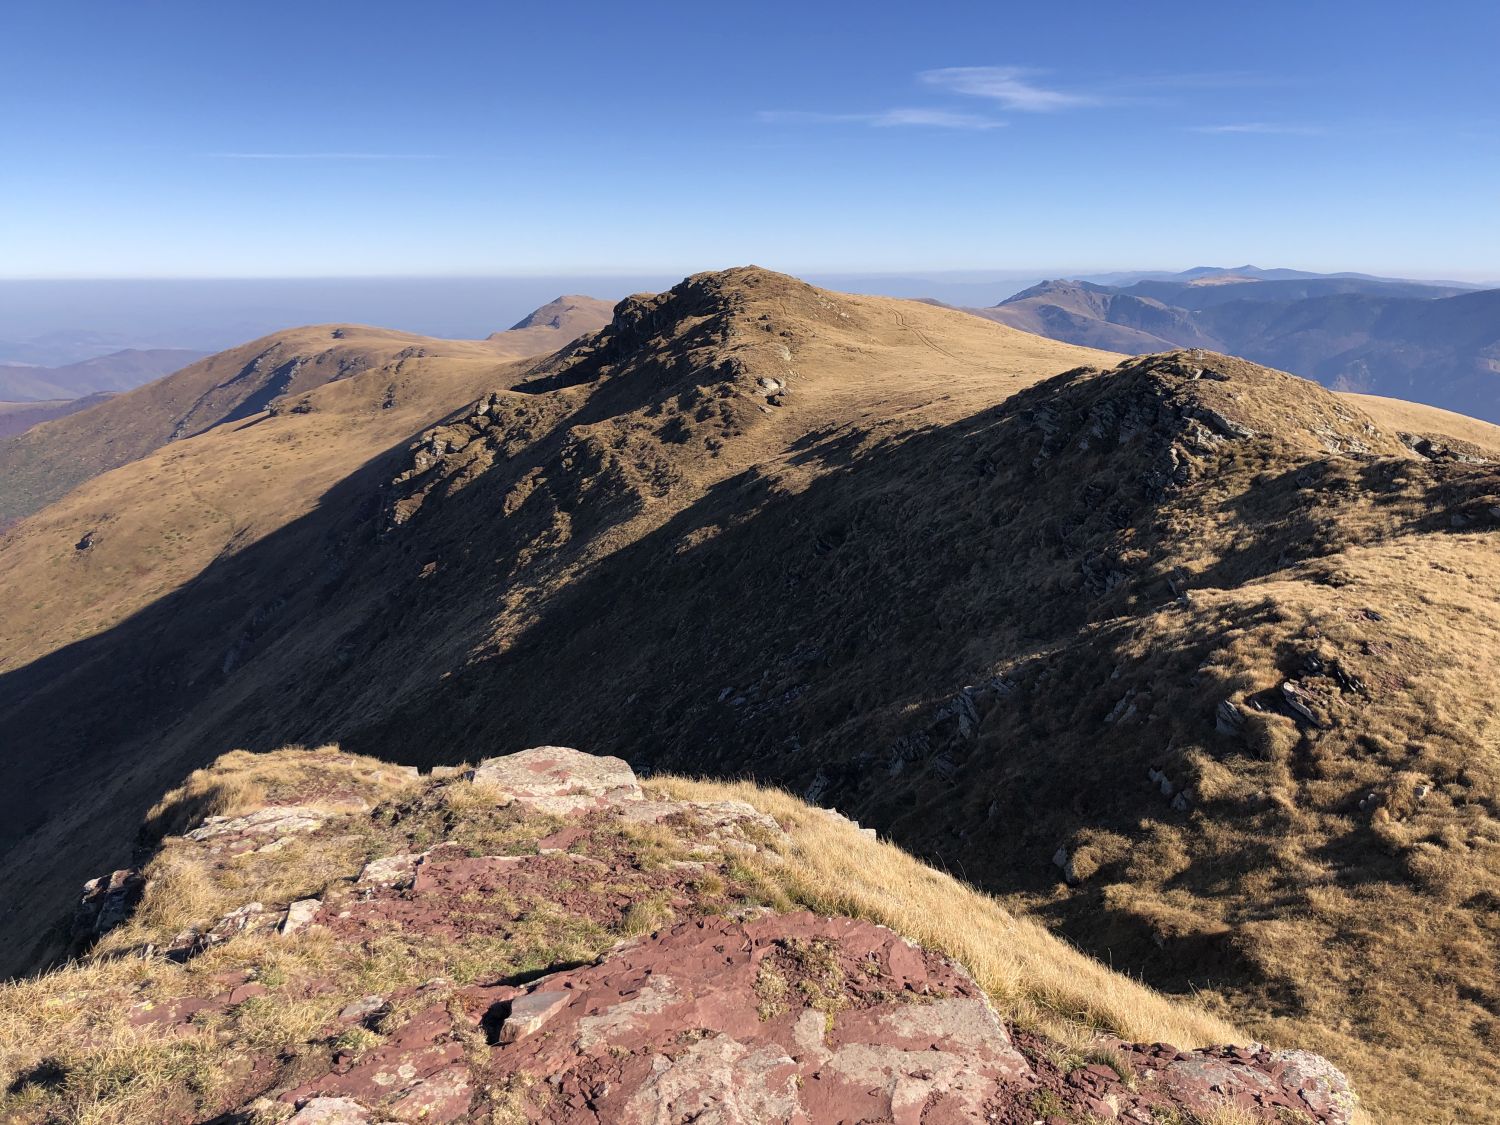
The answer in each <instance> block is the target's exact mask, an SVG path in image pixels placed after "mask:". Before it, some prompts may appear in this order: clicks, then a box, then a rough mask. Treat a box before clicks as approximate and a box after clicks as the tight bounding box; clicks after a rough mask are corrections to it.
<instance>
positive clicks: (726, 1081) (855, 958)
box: [493, 914, 1035, 1125]
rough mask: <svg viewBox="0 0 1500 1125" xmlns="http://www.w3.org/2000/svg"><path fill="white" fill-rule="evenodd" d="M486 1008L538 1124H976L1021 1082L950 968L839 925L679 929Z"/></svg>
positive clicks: (860, 926) (786, 919) (864, 930)
mask: <svg viewBox="0 0 1500 1125" xmlns="http://www.w3.org/2000/svg"><path fill="white" fill-rule="evenodd" d="M496 1007H497V1008H499V1009H500V1010H502V1011H505V1012H506V1013H507V1014H505V1015H504V1016H503V1017H502V1022H501V1023H500V1027H499V1033H498V1038H499V1040H500V1041H501V1044H502V1046H500V1047H499V1048H498V1049H497V1050H496V1051H495V1053H494V1056H493V1058H494V1060H495V1064H496V1071H497V1074H498V1076H499V1077H500V1078H501V1079H502V1080H503V1079H508V1078H510V1077H511V1076H515V1075H523V1074H524V1075H538V1076H540V1075H545V1076H546V1078H545V1083H544V1084H542V1085H541V1086H540V1087H539V1088H538V1092H537V1095H536V1096H535V1097H534V1098H533V1099H532V1101H531V1104H529V1105H528V1106H527V1108H526V1112H527V1116H528V1118H529V1119H531V1120H537V1121H541V1120H550V1121H559V1122H602V1121H611V1122H620V1123H622V1125H634V1123H639V1125H647V1123H654V1122H657V1121H710V1120H711V1121H716V1122H723V1123H724V1125H740V1123H745V1125H749V1123H752V1122H754V1123H762V1122H763V1123H767V1125H769V1123H771V1122H786V1121H799V1120H800V1121H830V1122H832V1121H844V1120H849V1121H902V1122H913V1123H916V1122H922V1121H951V1122H960V1121H976V1122H978V1121H989V1120H995V1119H996V1118H994V1117H993V1116H992V1114H993V1111H994V1110H996V1109H997V1108H999V1107H1001V1106H1005V1105H1015V1104H1016V1103H1017V1102H1018V1100H1019V1099H1022V1098H1023V1097H1024V1095H1025V1094H1026V1093H1027V1092H1028V1091H1029V1090H1030V1089H1031V1088H1032V1086H1033V1085H1034V1084H1035V1080H1034V1078H1033V1076H1032V1074H1031V1068H1030V1066H1029V1065H1028V1064H1027V1062H1026V1060H1025V1059H1024V1058H1023V1057H1022V1055H1021V1053H1020V1052H1019V1051H1018V1050H1017V1049H1016V1048H1015V1046H1014V1045H1013V1044H1012V1042H1011V1039H1010V1036H1009V1034H1008V1033H1007V1031H1006V1029H1005V1026H1004V1024H1003V1023H1002V1022H1001V1021H1000V1020H999V1018H998V1017H997V1016H996V1015H995V1013H994V1011H993V1010H992V1009H991V1008H990V1006H989V1003H988V1001H987V1000H986V999H985V997H984V995H983V993H982V992H981V991H980V990H979V988H978V986H976V985H975V984H974V982H973V980H971V979H970V978H969V976H968V975H967V974H966V973H964V972H963V971H962V970H961V969H959V968H958V967H957V966H955V965H953V964H952V963H951V962H949V961H947V960H945V959H944V958H942V957H939V956H937V955H936V954H933V953H929V952H926V951H924V950H921V949H919V948H917V947H916V946H913V945H911V944H910V943H908V942H906V941H905V940H903V939H902V938H900V937H899V936H897V935H896V934H894V933H892V932H891V931H890V930H887V929H885V928H883V927H880V926H875V925H872V924H871V923H868V922H856V921H853V920H850V919H847V918H819V917H816V916H814V915H811V914H791V915H771V916H767V917H763V918H759V919H754V920H751V921H747V922H736V921H732V920H730V919H726V918H713V919H704V920H699V921H696V922H684V923H681V924H679V925H677V926H674V927H672V928H671V929H669V930H666V931H663V932H662V933H660V934H657V935H655V936H653V937H651V938H648V939H644V940H642V941H638V942H635V943H632V944H629V945H627V946H625V947H624V948H621V949H619V950H617V951H616V952H614V953H613V954H612V955H611V956H609V957H608V958H606V959H605V960H604V961H602V962H600V963H599V964H597V965H591V966H588V967H587V968H583V969H575V970H571V971H569V972H565V973H558V974H554V975H552V976H550V977H545V978H543V979H542V980H541V981H538V982H537V983H536V984H535V985H534V986H532V988H531V990H530V991H529V992H527V993H525V994H523V995H522V996H519V997H516V998H515V999H514V1000H512V1001H510V1002H509V1003H508V1004H504V1003H502V1004H500V1005H497V1006H496ZM544 1105H546V1106H548V1107H550V1108H544Z"/></svg>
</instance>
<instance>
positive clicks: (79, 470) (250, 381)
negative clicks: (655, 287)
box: [0, 296, 611, 527]
mask: <svg viewBox="0 0 1500 1125" xmlns="http://www.w3.org/2000/svg"><path fill="white" fill-rule="evenodd" d="M610 308H611V306H610V304H609V303H608V302H605V301H599V300H596V299H594V298H592V297H577V296H572V297H559V298H557V299H556V300H555V301H552V302H550V303H549V304H547V305H544V306H543V307H542V308H540V309H538V310H536V311H535V312H534V313H532V314H531V315H530V316H528V317H526V318H525V320H523V321H522V322H521V323H520V324H518V325H517V326H516V327H515V328H512V329H510V330H509V331H506V332H497V333H495V334H494V335H492V336H490V337H489V338H488V339H487V340H443V339H435V338H432V337H427V336H417V335H414V334H412V333H409V332H396V331H393V330H390V329H384V328H366V327H361V326H358V325H347V324H345V325H338V324H329V325H318V326H314V327H308V328H295V329H289V330H287V331H285V332H277V333H274V334H272V335H270V336H266V337H263V338H261V339H259V340H254V341H252V342H251V343H248V344H243V345H241V346H240V347H237V348H231V349H230V350H229V351H226V352H220V353H219V354H217V355H214V356H210V357H208V358H207V359H203V360H201V361H200V362H197V363H193V364H191V365H189V366H187V367H184V368H183V369H182V370H180V371H177V372H175V373H174V374H172V375H171V376H169V377H167V378H164V379H158V380H156V381H155V382H151V383H148V384H146V385H145V386H139V387H136V388H135V389H134V390H132V391H130V392H128V393H126V394H121V395H117V396H114V397H112V398H109V399H108V400H106V401H102V402H99V403H98V404H97V405H96V406H93V407H92V408H91V409H88V410H83V411H80V412H78V413H76V414H71V415H69V416H68V417H62V418H57V419H56V420H55V421H52V422H50V423H48V424H45V425H36V426H33V428H31V429H30V430H27V431H26V432H24V433H20V434H16V435H15V436H13V437H10V438H6V439H5V440H0V527H4V526H5V525H6V524H8V523H11V522H13V521H14V520H16V519H19V518H21V517H22V516H25V515H29V514H30V513H32V512H34V511H36V510H37V509H39V508H41V507H43V506H44V505H46V504H50V503H51V502H52V501H54V500H56V499H57V498H58V497H60V496H62V495H63V494H64V493H66V492H67V491H68V490H69V489H71V488H73V487H74V486H76V485H78V484H79V483H81V482H83V481H85V480H88V479H89V478H91V477H94V476H97V475H98V474H99V473H103V472H108V471H109V470H110V469H114V468H118V467H119V466H121V465H125V464H128V463H130V462H132V461H136V460H138V459H139V458H141V457H144V456H146V455H147V454H148V453H150V452H151V451H152V450H154V449H158V448H160V447H161V446H163V445H166V444H167V443H168V442H172V441H177V440H179V439H182V438H186V437H191V436H192V435H194V434H199V433H203V432H205V431H207V430H210V429H212V428H213V427H215V426H218V425H221V424H224V423H230V422H248V421H250V420H252V419H253V418H255V416H257V415H260V414H262V412H264V411H265V410H267V408H268V407H271V405H272V403H273V401H274V400H276V399H278V398H282V397H289V398H294V397H295V396H296V395H299V394H303V393H306V392H307V391H310V390H312V389H314V388H315V387H320V386H322V385H324V384H325V383H331V382H336V381H339V380H343V379H347V378H349V377H350V376H352V375H356V374H359V373H361V372H365V371H369V370H371V369H380V368H388V369H389V374H390V379H389V385H390V387H391V388H392V389H391V390H390V396H391V397H390V398H388V399H387V400H384V401H381V402H377V403H376V404H374V407H373V408H374V409H377V410H379V409H384V410H390V409H391V406H392V405H393V404H394V401H395V398H394V396H395V395H396V390H395V389H394V388H396V387H397V385H398V383H399V380H398V378H397V377H398V376H400V375H401V374H403V372H404V371H405V370H406V369H407V368H410V367H412V366H413V364H415V362H416V361H417V360H420V359H424V358H429V357H443V358H447V359H450V360H454V361H462V362H461V363H459V364H458V366H460V367H462V368H463V369H465V370H468V369H470V368H475V367H477V368H478V369H479V370H481V371H483V370H487V369H493V368H494V367H496V366H498V365H499V364H501V363H503V362H505V361H508V360H512V359H516V358H518V357H520V356H526V355H538V354H541V353H544V352H550V351H553V350H555V349H557V348H558V347H560V346H562V345H563V344H566V343H567V342H568V341H569V340H571V339H573V338H574V337H575V336H578V335H580V334H582V333H584V332H588V331H592V330H594V329H597V328H599V327H601V326H602V325H604V324H605V323H606V322H607V321H608V320H609V314H610ZM78 366H84V365H82V364H80V365H78ZM287 408H288V409H293V410H295V409H300V407H299V406H298V405H297V403H296V402H294V401H289V402H288V405H287ZM439 413H440V412H439ZM435 417H436V415H434V416H431V417H424V419H422V421H427V422H430V421H432V420H435ZM419 424H420V422H419Z"/></svg>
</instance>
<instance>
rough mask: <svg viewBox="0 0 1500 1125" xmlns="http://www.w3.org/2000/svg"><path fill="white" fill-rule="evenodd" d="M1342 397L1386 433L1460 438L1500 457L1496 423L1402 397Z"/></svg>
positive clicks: (1345, 394)
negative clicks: (1401, 431)
mask: <svg viewBox="0 0 1500 1125" xmlns="http://www.w3.org/2000/svg"><path fill="white" fill-rule="evenodd" d="M1339 397H1341V398H1344V399H1347V400H1349V401H1350V402H1352V403H1353V404H1354V405H1355V406H1357V407H1359V409H1361V410H1363V411H1364V412H1365V413H1366V414H1368V415H1369V416H1370V417H1371V418H1373V419H1375V422H1376V424H1377V425H1379V426H1380V427H1382V428H1383V429H1385V430H1388V431H1391V432H1395V431H1397V430H1404V431H1406V432H1407V433H1410V434H1428V435H1437V436H1440V437H1449V438H1457V439H1458V440H1459V441H1465V442H1469V443H1470V444H1472V445H1476V446H1478V447H1479V448H1480V449H1483V450H1485V451H1487V452H1488V453H1489V455H1490V456H1492V457H1500V426H1497V425H1495V424H1494V423H1493V422H1484V421H1481V420H1480V419H1478V418H1470V417H1469V416H1468V415H1467V414H1456V413H1454V412H1453V411H1451V410H1443V409H1442V408H1441V407H1437V406H1425V405H1423V404H1422V403H1419V402H1407V401H1406V400H1404V399H1399V398H1384V397H1382V396H1380V395H1363V394H1356V393H1354V392H1352V391H1344V392H1340V395H1339Z"/></svg>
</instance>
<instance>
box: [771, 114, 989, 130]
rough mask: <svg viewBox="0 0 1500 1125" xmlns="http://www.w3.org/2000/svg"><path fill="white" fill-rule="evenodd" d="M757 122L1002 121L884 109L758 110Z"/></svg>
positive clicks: (884, 124) (878, 125) (924, 124)
mask: <svg viewBox="0 0 1500 1125" xmlns="http://www.w3.org/2000/svg"><path fill="white" fill-rule="evenodd" d="M756 116H757V117H758V118H759V119H760V120H761V121H765V122H770V123H776V122H786V123H790V124H804V125H868V126H870V127H871V128H875V129H891V128H901V127H916V128H928V129H1000V128H1003V127H1004V126H1005V122H1004V121H997V120H995V119H994V118H993V117H984V116H982V115H980V114H977V113H955V112H953V111H952V110H946V109H885V110H880V111H879V112H877V113H816V112H810V111H806V110H796V109H789V110H762V111H761V112H760V113H758V114H757V115H756Z"/></svg>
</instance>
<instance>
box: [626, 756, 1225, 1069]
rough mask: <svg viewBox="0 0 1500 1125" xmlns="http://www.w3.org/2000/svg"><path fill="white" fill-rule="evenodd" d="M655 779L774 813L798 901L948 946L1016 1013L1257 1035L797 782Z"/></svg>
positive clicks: (1160, 1035)
mask: <svg viewBox="0 0 1500 1125" xmlns="http://www.w3.org/2000/svg"><path fill="white" fill-rule="evenodd" d="M650 784H651V786H652V787H659V788H660V790H661V791H662V792H664V793H666V794H667V795H669V796H671V797H674V798H681V799H692V800H710V801H713V800H726V799H733V800H741V801H748V802H749V803H750V804H752V805H754V806H755V807H756V808H759V809H761V810H762V811H764V812H767V813H769V814H770V815H772V816H774V817H775V818H776V819H777V821H779V822H780V823H781V825H782V827H783V828H785V829H786V830H787V831H788V832H789V833H790V834H791V837H792V841H793V844H794V851H793V852H792V854H791V855H790V856H789V857H788V862H787V863H786V864H785V865H777V866H773V867H770V868H768V869H767V875H768V876H769V877H770V878H772V879H773V880H776V881H778V882H780V884H781V886H782V887H783V888H784V890H785V891H786V893H787V894H788V895H790V896H791V898H792V900H793V901H795V902H798V903H800V904H802V905H804V906H805V907H806V908H808V909H810V910H814V911H817V912H819V913H823V914H847V915H851V916H853V917H857V918H867V919H869V920H871V921H874V922H879V923H880V924H881V925H884V926H889V927H890V928H891V929H893V930H895V931H896V932H897V933H900V934H903V935H904V936H906V937H908V938H910V939H912V940H913V941H916V942H918V943H920V944H922V945H925V946H927V947H929V948H932V949H939V950H942V951H943V952H944V953H946V954H948V955H949V956H950V957H952V958H954V960H956V961H958V962H959V963H960V964H962V965H964V966H965V967H966V968H967V969H968V970H969V971H970V972H971V973H973V974H974V978H975V979H976V980H977V981H978V982H979V983H980V985H981V986H982V987H983V988H984V989H985V991H986V992H988V993H989V994H990V996H991V997H992V998H993V999H994V1001H995V1003H996V1005H997V1006H998V1007H999V1009H1000V1010H1001V1012H1003V1013H1004V1014H1005V1015H1006V1017H1007V1018H1009V1019H1011V1020H1013V1021H1015V1022H1017V1023H1020V1024H1022V1025H1024V1026H1028V1027H1034V1028H1036V1029H1038V1030H1039V1031H1042V1032H1045V1033H1047V1034H1049V1035H1052V1036H1054V1037H1059V1036H1067V1035H1068V1034H1070V1032H1072V1031H1074V1030H1076V1029H1077V1028H1078V1027H1083V1028H1089V1029H1098V1030H1103V1031H1109V1032H1111V1033H1113V1034H1115V1035H1118V1036H1120V1037H1121V1038H1124V1039H1130V1040H1139V1041H1143V1042H1166V1043H1174V1044H1177V1045H1179V1046H1182V1047H1194V1046H1203V1045H1206V1044H1211V1043H1237V1042H1246V1041H1248V1039H1247V1036H1246V1035H1245V1034H1244V1033H1243V1032H1241V1031H1239V1030H1237V1029H1236V1028H1235V1027H1233V1026H1232V1025H1231V1024H1230V1023H1228V1022H1227V1021H1225V1020H1223V1019H1221V1018H1219V1017H1217V1016H1214V1015H1212V1014H1210V1013H1209V1012H1207V1011H1204V1010H1201V1009H1198V1008H1196V1007H1194V1006H1193V1005H1191V1004H1190V1003H1187V1002H1185V1001H1182V1000H1174V999H1170V998H1168V997H1166V996H1163V995H1162V994H1161V993H1159V992H1155V991H1153V990H1152V989H1150V988H1147V987H1145V986H1144V985H1142V984H1140V983H1138V982H1136V981H1133V980H1131V979H1129V978H1128V977H1124V976H1121V975H1120V974H1118V973H1113V972H1110V971H1109V970H1108V969H1107V968H1105V967H1104V966H1103V965H1101V964H1100V963H1099V962H1098V961H1095V960H1093V959H1092V958H1090V957H1087V956H1085V955H1084V954H1082V953H1080V952H1078V951H1077V950H1076V949H1074V948H1073V947H1071V946H1070V945H1068V944H1067V943H1066V942H1064V941H1062V940H1061V939H1059V938H1058V937H1056V936H1055V935H1053V934H1051V933H1049V932H1048V931H1047V930H1046V929H1045V928H1044V927H1042V926H1040V925H1038V924H1037V923H1035V922H1033V921H1030V920H1029V919H1023V918H1017V917H1015V916H1014V915H1012V914H1010V913H1009V912H1008V911H1006V910H1005V909H1004V908H1003V907H1002V906H1001V905H1000V904H999V903H998V902H997V901H996V900H995V899H994V898H992V897H991V896H989V895H986V894H983V893H981V892H979V891H976V890H975V889H974V888H972V887H969V886H966V885H965V884H963V883H962V882H960V881H959V880H957V879H955V878H953V877H952V876H951V875H947V874H944V873H943V872H941V871H937V870H935V869H934V868H932V867H929V866H927V865H926V864H924V863H921V862H920V861H918V860H916V859H915V858H913V857H912V856H911V855H910V854H908V853H907V852H904V851H902V850H901V849H900V848H898V847H896V846H895V845H894V844H890V843H887V842H885V841H879V840H871V839H870V838H869V837H868V836H865V835H864V834H863V833H861V832H860V831H859V829H858V828H856V827H855V826H854V825H852V824H850V823H848V822H847V821H844V820H840V819H837V818H834V817H831V816H829V815H828V814H827V813H826V812H825V811H823V810H822V809H818V808H815V807H813V806H811V805H809V804H807V802H805V801H802V800H799V799H798V798H796V797H793V796H791V795H790V794H788V793H784V792H781V791H779V790H773V789H765V788H762V787H760V786H756V785H753V784H751V783H749V782H717V781H705V780H688V779H684V778H654V779H652V781H651V783H650Z"/></svg>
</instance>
